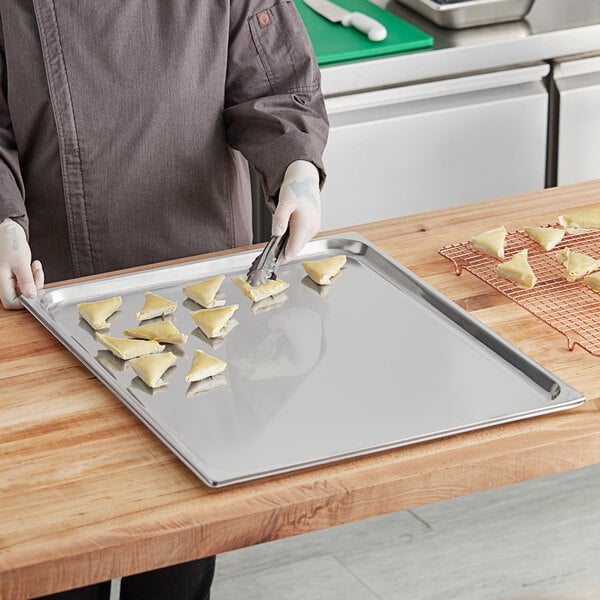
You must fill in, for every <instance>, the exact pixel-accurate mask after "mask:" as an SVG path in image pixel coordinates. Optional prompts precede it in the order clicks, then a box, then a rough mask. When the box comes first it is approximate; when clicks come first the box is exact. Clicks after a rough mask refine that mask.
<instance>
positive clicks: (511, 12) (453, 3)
mask: <svg viewBox="0 0 600 600" xmlns="http://www.w3.org/2000/svg"><path fill="white" fill-rule="evenodd" d="M397 2H400V4H404V5H406V6H408V7H409V8H412V9H413V10H414V11H416V12H418V13H420V14H421V15H423V16H424V17H426V18H427V19H429V20H430V21H433V22H434V23H436V24H437V25H440V26H442V27H448V28H449V29H463V28H465V27H475V26H477V25H489V24H491V23H505V22H507V21H518V20H519V19H522V18H523V17H524V16H525V15H526V14H527V13H528V12H529V11H530V9H531V6H532V4H533V0H397Z"/></svg>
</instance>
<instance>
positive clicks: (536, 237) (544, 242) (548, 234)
mask: <svg viewBox="0 0 600 600" xmlns="http://www.w3.org/2000/svg"><path fill="white" fill-rule="evenodd" d="M525 233H526V234H527V235H528V236H529V237H530V238H531V239H532V240H533V241H534V242H537V243H538V244H539V245H540V246H541V247H542V248H543V249H544V250H552V248H554V247H555V246H556V245H557V244H558V243H559V242H560V241H561V240H562V239H563V237H564V235H565V230H564V229H555V228H554V227H525Z"/></svg>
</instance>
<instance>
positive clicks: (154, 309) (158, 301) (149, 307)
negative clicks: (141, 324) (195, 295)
mask: <svg viewBox="0 0 600 600" xmlns="http://www.w3.org/2000/svg"><path fill="white" fill-rule="evenodd" d="M176 308H177V302H174V301H173V300H168V299H167V298H163V297H162V296H159V295H158V294H153V293H152V292H146V297H145V301H144V306H142V308H141V309H140V311H139V312H138V313H136V314H135V318H136V320H138V321H147V320H148V319H155V318H156V317H164V316H166V315H170V314H171V313H173V312H175V309H176Z"/></svg>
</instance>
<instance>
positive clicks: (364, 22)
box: [342, 12, 387, 42]
mask: <svg viewBox="0 0 600 600" xmlns="http://www.w3.org/2000/svg"><path fill="white" fill-rule="evenodd" d="M342 25H344V26H345V27H354V29H358V31H362V32H363V33H366V34H367V36H368V38H369V39H370V40H371V41H372V42H381V41H382V40H385V38H386V37H387V29H386V28H385V27H384V26H383V25H382V24H381V23H380V22H379V21H376V20H375V19H373V18H372V17H369V16H367V15H365V14H364V13H361V12H351V13H348V14H347V15H344V17H343V18H342Z"/></svg>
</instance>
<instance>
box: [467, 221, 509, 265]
mask: <svg viewBox="0 0 600 600" xmlns="http://www.w3.org/2000/svg"><path fill="white" fill-rule="evenodd" d="M506 234H507V231H506V227H504V225H500V227H496V229H490V230H489V231H484V232H483V233H480V234H479V235H476V236H474V237H472V238H471V245H472V246H473V248H475V250H479V252H483V253H484V254H487V255H489V256H493V257H494V258H504V241H505V239H506Z"/></svg>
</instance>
